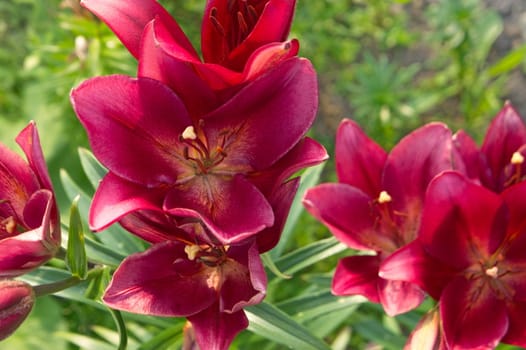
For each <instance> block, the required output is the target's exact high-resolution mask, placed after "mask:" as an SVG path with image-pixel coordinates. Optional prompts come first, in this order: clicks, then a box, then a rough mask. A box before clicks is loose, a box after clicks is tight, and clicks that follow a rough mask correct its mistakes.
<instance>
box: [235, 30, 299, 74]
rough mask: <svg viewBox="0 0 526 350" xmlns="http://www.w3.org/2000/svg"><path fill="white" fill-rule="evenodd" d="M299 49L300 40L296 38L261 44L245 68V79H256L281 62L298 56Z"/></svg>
mask: <svg viewBox="0 0 526 350" xmlns="http://www.w3.org/2000/svg"><path fill="white" fill-rule="evenodd" d="M298 51H299V42H298V40H295V39H293V40H290V41H287V42H284V43H282V42H278V43H270V44H266V45H264V46H261V47H260V48H258V49H257V50H256V51H254V53H253V54H252V55H251V56H250V57H249V59H248V61H247V63H246V65H245V69H244V70H243V80H254V79H255V78H257V77H258V76H259V75H260V74H262V73H264V72H266V71H268V70H269V69H271V68H273V67H274V66H276V65H277V64H279V63H280V62H282V61H284V60H286V59H288V58H291V57H294V56H296V55H297V54H298Z"/></svg>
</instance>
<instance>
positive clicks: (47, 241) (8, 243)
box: [0, 190, 60, 278]
mask: <svg viewBox="0 0 526 350" xmlns="http://www.w3.org/2000/svg"><path fill="white" fill-rule="evenodd" d="M53 208H54V200H53V195H52V193H51V192H50V191H49V190H40V191H37V192H35V193H34V194H33V196H32V197H31V198H30V199H29V201H28V203H27V205H26V207H25V208H24V214H23V215H24V216H25V219H26V220H27V222H28V224H30V225H31V227H30V228H32V229H30V230H28V231H26V232H23V233H20V234H18V235H16V236H12V237H8V238H4V239H2V240H0V278H3V277H14V276H19V275H22V274H24V273H26V272H28V271H31V270H33V269H34V268H36V267H38V266H40V265H42V264H43V263H45V262H47V261H48V260H49V259H51V258H52V257H53V255H55V252H56V251H57V250H58V248H59V247H60V236H59V234H58V233H56V232H57V231H56V230H52V229H53V227H51V225H50V221H51V218H50V216H51V213H52V210H53ZM37 222H38V223H37ZM57 235H58V237H57Z"/></svg>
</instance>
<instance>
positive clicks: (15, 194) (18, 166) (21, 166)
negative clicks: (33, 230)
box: [0, 143, 40, 218]
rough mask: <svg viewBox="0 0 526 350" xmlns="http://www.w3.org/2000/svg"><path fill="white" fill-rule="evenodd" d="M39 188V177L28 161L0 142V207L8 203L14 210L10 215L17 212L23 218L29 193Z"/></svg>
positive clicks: (11, 209)
mask: <svg viewBox="0 0 526 350" xmlns="http://www.w3.org/2000/svg"><path fill="white" fill-rule="evenodd" d="M39 188H40V186H39V184H38V181H37V178H36V176H35V174H34V173H33V172H32V171H31V169H30V168H29V166H28V165H27V163H25V162H24V161H23V160H22V158H21V157H20V156H19V155H18V154H16V153H15V152H13V151H11V150H10V149H9V148H7V147H5V146H4V145H3V144H2V143H0V199H1V203H0V207H1V206H2V203H3V204H4V205H8V206H9V208H10V209H9V210H10V211H14V213H11V214H9V215H13V214H16V216H17V217H20V218H21V217H22V212H23V210H24V206H25V205H26V201H27V199H28V198H29V195H30V194H31V193H33V192H34V191H37V190H38V189H39ZM2 214H4V215H5V214H7V213H3V212H2ZM7 216H8V215H6V217H7Z"/></svg>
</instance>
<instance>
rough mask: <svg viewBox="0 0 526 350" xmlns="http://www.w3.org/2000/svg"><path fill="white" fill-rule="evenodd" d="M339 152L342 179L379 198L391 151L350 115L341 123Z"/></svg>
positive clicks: (337, 169)
mask: <svg viewBox="0 0 526 350" xmlns="http://www.w3.org/2000/svg"><path fill="white" fill-rule="evenodd" d="M335 153H336V156H335V158H336V173H337V174H338V180H339V181H340V182H343V183H346V184H349V185H351V186H355V187H357V188H359V189H361V190H362V191H364V192H365V193H367V194H368V195H369V196H370V197H371V198H376V197H377V196H378V194H379V193H380V191H382V190H383V188H382V187H381V176H382V172H383V168H384V165H385V160H386V158H387V153H386V152H385V151H384V150H383V149H382V148H381V147H380V146H379V145H378V144H377V143H375V142H374V141H373V140H371V139H370V138H369V137H368V136H367V135H366V134H365V133H364V132H363V131H362V130H361V129H360V127H359V126H358V124H357V123H356V122H354V121H352V120H349V119H344V120H343V121H342V122H341V123H340V126H339V128H338V132H337V134H336V151H335Z"/></svg>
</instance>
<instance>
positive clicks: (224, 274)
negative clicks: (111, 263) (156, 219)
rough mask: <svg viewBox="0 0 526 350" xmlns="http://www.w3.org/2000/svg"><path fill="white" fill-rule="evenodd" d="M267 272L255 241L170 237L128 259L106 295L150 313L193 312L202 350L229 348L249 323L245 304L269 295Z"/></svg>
mask: <svg viewBox="0 0 526 350" xmlns="http://www.w3.org/2000/svg"><path fill="white" fill-rule="evenodd" d="M266 283H267V280H266V275H265V270H264V267H263V264H262V263H261V260H260V258H259V251H258V248H257V245H256V243H255V242H254V241H252V243H250V242H248V243H245V244H243V245H240V246H210V245H207V244H183V243H180V242H176V241H166V242H162V243H159V244H155V245H153V246H152V247H151V248H149V249H148V250H147V251H145V252H143V253H137V254H134V255H131V256H129V257H128V258H126V259H125V260H124V261H123V262H122V264H121V265H120V266H119V268H118V269H117V271H116V272H115V274H114V275H113V279H112V281H111V283H110V285H109V286H108V288H107V290H106V292H105V294H104V296H103V300H104V302H105V303H106V304H107V305H109V306H110V307H112V308H115V309H119V310H125V311H130V312H134V313H139V314H145V315H156V316H170V317H187V318H188V320H189V321H190V322H191V323H192V327H193V329H194V332H195V337H196V340H197V343H198V344H199V346H200V348H201V349H217V350H222V349H228V346H229V345H230V343H231V342H232V340H233V339H234V337H235V335H236V334H237V333H238V332H240V331H241V330H243V329H245V328H246V327H247V326H248V319H247V318H246V315H245V313H244V311H243V307H245V306H248V305H254V304H257V303H259V302H261V300H262V299H263V298H264V296H265V289H266Z"/></svg>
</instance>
